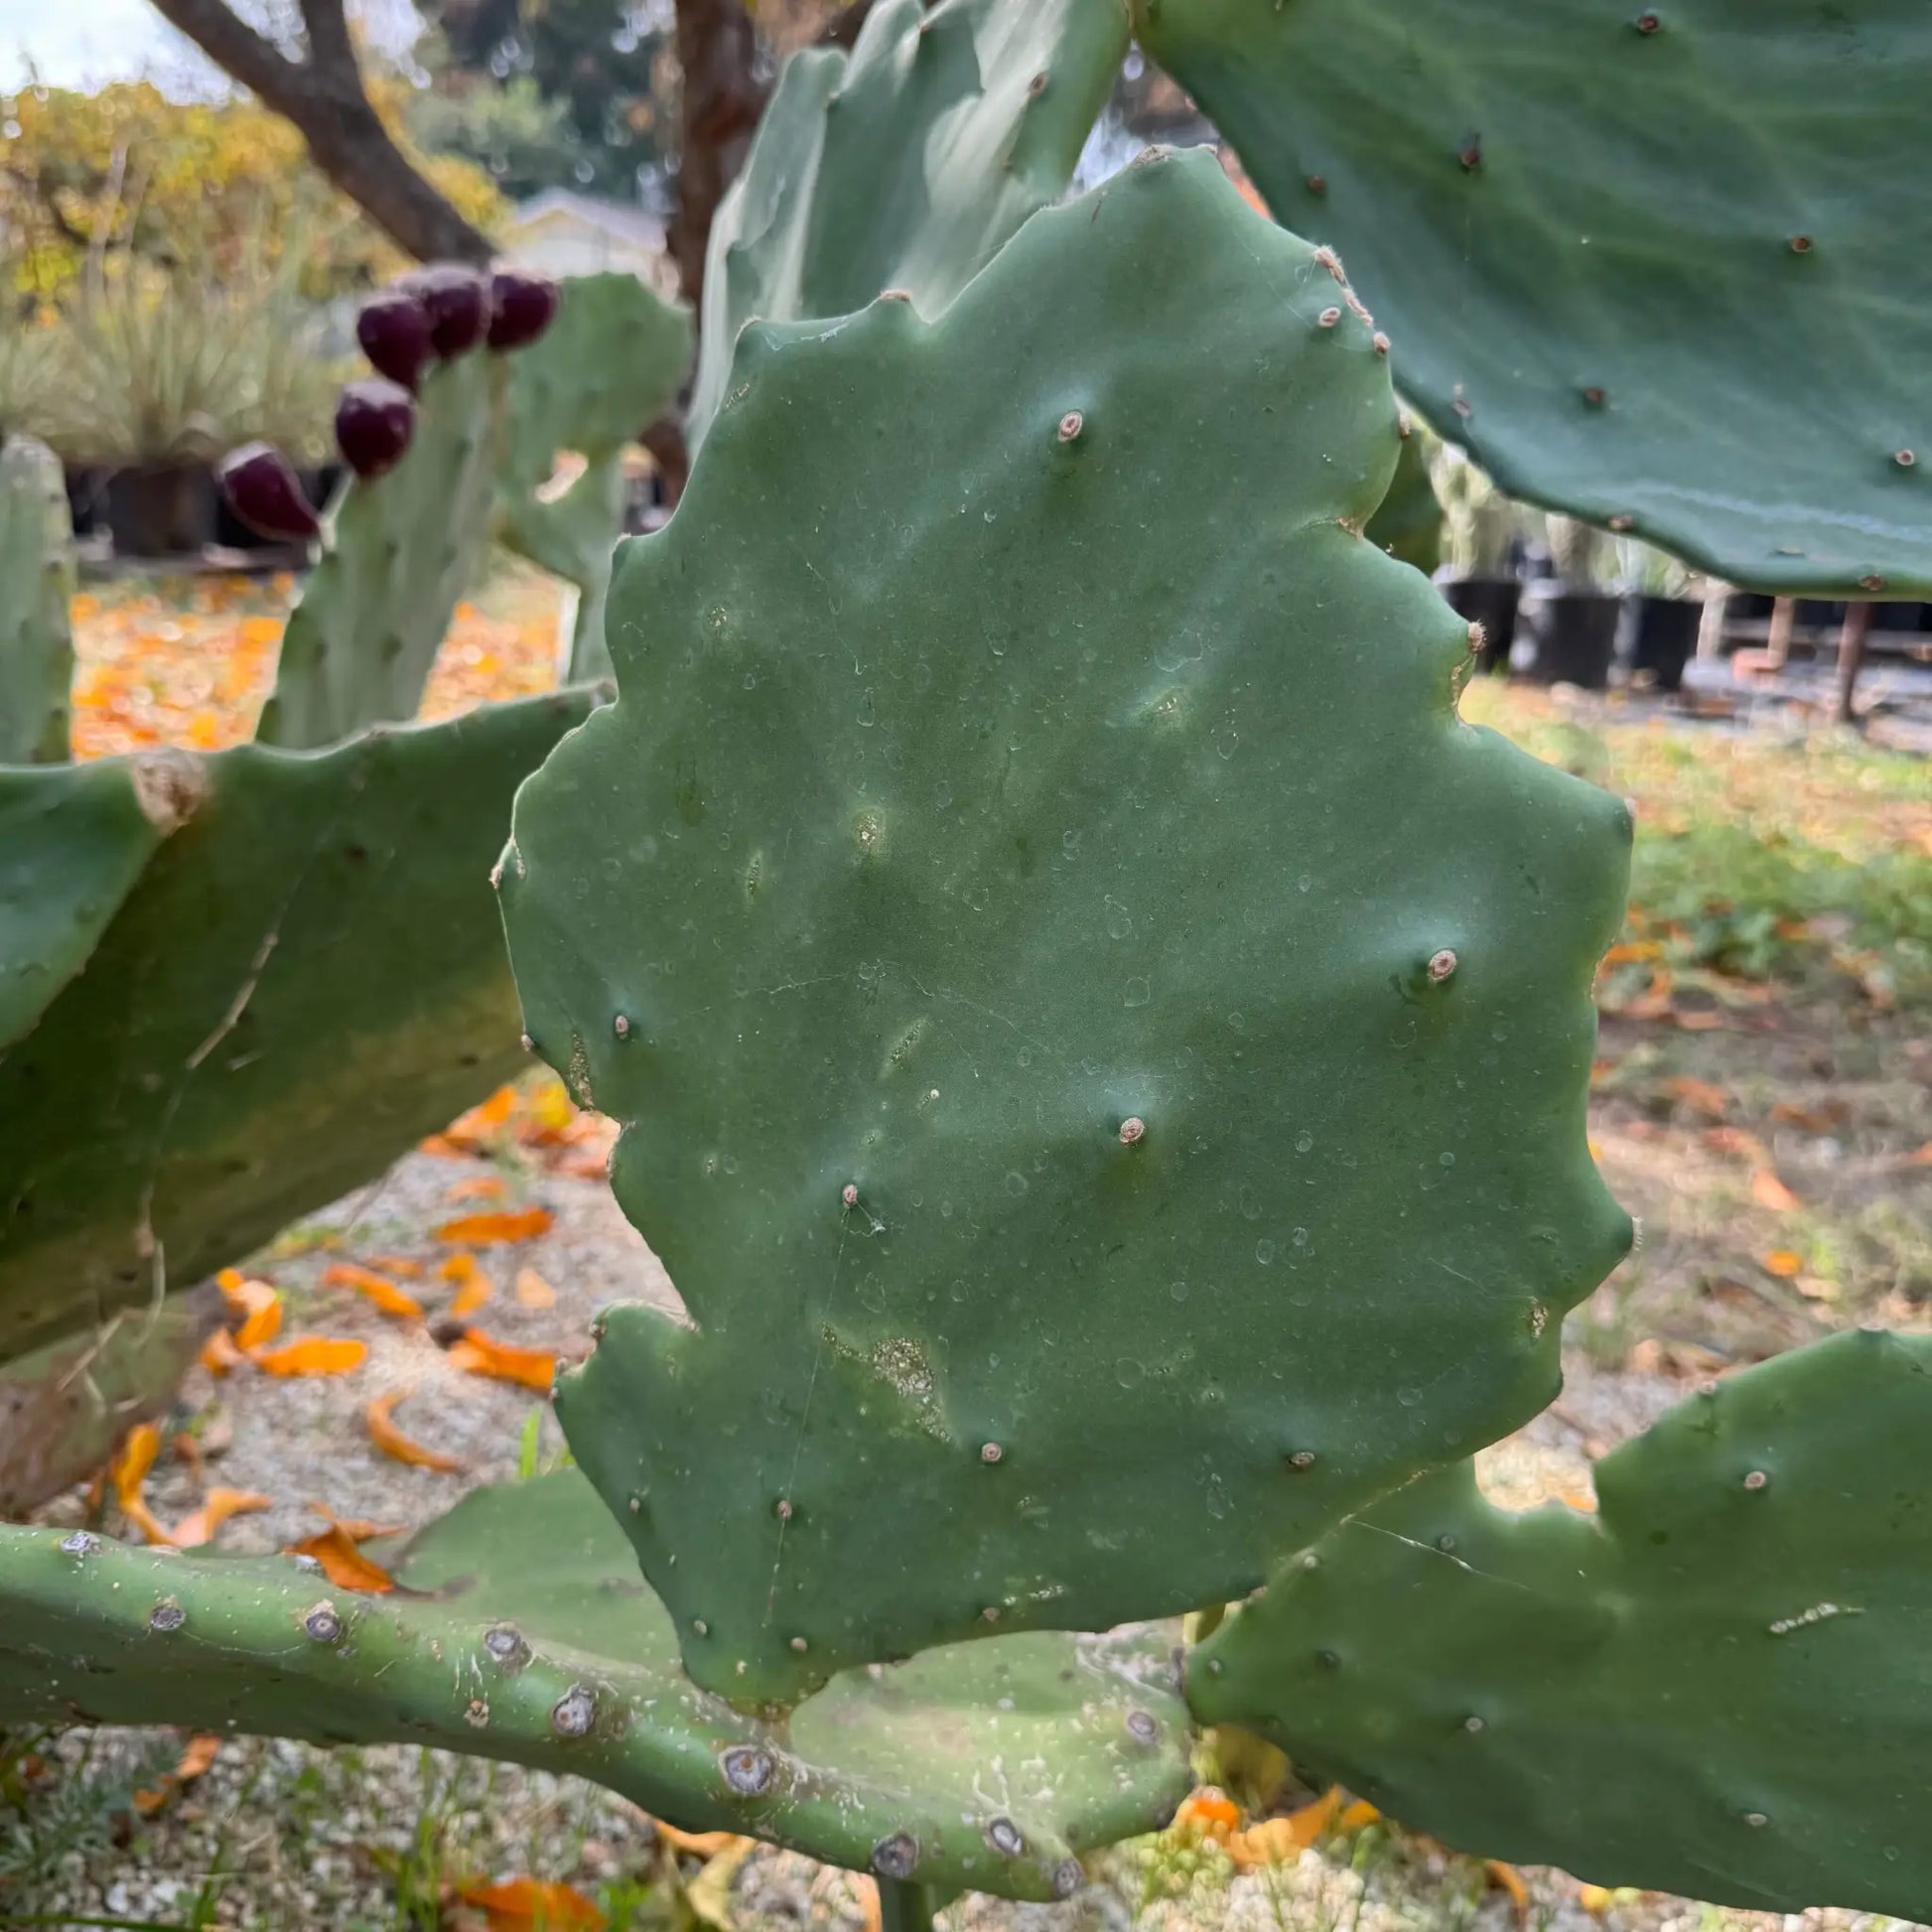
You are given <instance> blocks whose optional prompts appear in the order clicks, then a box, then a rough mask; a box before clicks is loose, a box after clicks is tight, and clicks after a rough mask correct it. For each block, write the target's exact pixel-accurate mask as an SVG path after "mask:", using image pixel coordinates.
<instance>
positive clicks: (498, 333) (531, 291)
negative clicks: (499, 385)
mask: <svg viewBox="0 0 1932 1932" xmlns="http://www.w3.org/2000/svg"><path fill="white" fill-rule="evenodd" d="M489 305H490V306H489V345H490V347H491V348H495V349H508V348H527V347H528V346H529V345H531V344H532V343H533V342H535V341H536V339H537V338H538V337H539V336H541V335H542V334H543V332H544V331H545V330H546V329H548V328H549V327H550V324H551V322H552V321H553V319H554V318H555V316H556V314H557V285H556V283H555V282H553V281H551V280H550V278H549V277H548V276H547V275H526V274H524V273H523V271H522V270H521V269H515V268H499V269H498V270H497V271H496V273H495V274H494V275H492V276H491V277H490V281H489Z"/></svg>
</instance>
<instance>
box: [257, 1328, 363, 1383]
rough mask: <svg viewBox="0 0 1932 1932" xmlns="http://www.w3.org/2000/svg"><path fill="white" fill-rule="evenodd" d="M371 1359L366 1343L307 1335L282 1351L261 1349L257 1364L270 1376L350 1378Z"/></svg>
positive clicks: (290, 1343) (326, 1336)
mask: <svg viewBox="0 0 1932 1932" xmlns="http://www.w3.org/2000/svg"><path fill="white" fill-rule="evenodd" d="M368 1358H369V1345H368V1343H367V1342H365V1341H345V1340H338V1339H336V1338H335V1337H334V1336H330V1335H304V1336H303V1337H302V1339H301V1340H300V1341H292V1342H289V1343H287V1344H286V1345H285V1346H284V1347H281V1348H265V1349H260V1350H257V1351H256V1353H255V1354H254V1356H253V1358H252V1359H253V1361H254V1364H255V1366H256V1367H257V1368H259V1369H265V1370H266V1371H267V1372H268V1373H269V1374H270V1375H346V1374H347V1373H348V1372H349V1370H350V1369H356V1368H360V1367H361V1366H362V1364H363V1363H364V1362H365V1361H367V1360H368Z"/></svg>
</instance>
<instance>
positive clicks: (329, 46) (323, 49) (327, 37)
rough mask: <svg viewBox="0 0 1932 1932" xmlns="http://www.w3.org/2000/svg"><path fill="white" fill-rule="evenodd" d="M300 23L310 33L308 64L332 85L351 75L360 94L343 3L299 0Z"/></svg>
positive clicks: (333, 0)
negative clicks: (300, 4) (300, 6)
mask: <svg viewBox="0 0 1932 1932" xmlns="http://www.w3.org/2000/svg"><path fill="white" fill-rule="evenodd" d="M302 24H303V26H304V27H306V28H307V29H308V30H309V65H310V66H311V67H312V68H313V69H315V70H316V72H317V73H318V74H319V75H324V76H326V77H327V78H328V79H329V80H331V81H332V82H339V81H341V80H343V79H345V78H346V77H349V76H352V77H353V79H354V82H355V91H356V92H357V93H360V92H361V91H362V76H361V73H360V71H359V69H357V68H356V65H355V47H354V44H353V43H352V42H351V41H350V40H349V37H348V20H347V17H346V16H345V13H344V11H343V0H302Z"/></svg>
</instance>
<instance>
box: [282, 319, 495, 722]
mask: <svg viewBox="0 0 1932 1932" xmlns="http://www.w3.org/2000/svg"><path fill="white" fill-rule="evenodd" d="M508 380H509V371H508V364H507V361H506V358H503V357H500V356H494V355H486V354H483V353H473V354H469V355H465V356H462V357H460V358H459V359H458V360H456V361H453V362H444V363H440V364H439V365H438V366H437V367H436V368H435V369H434V370H432V371H431V373H430V374H429V375H428V376H427V377H426V378H425V379H424V382H423V389H422V395H421V399H420V401H419V404H418V406H417V410H416V430H415V436H414V439H413V441H412V442H411V443H410V446H409V452H408V454H407V455H406V456H405V457H404V458H403V459H402V461H401V462H400V463H398V464H397V465H396V467H395V468H394V469H392V470H390V471H389V472H388V473H387V474H386V475H383V476H379V477H376V478H374V479H372V480H360V479H358V480H356V481H353V482H351V483H349V485H348V487H347V488H346V490H345V492H344V493H343V496H342V498H341V500H340V502H339V503H338V505H337V507H336V512H335V516H334V519H333V528H332V529H331V530H330V532H329V539H328V543H327V545H326V547H325V549H324V552H323V556H322V560H321V561H320V562H319V563H318V564H317V566H316V568H315V570H314V572H313V573H312V575H311V576H310V578H309V581H308V583H307V585H306V586H305V587H304V589H303V593H302V599H301V602H300V603H299V604H298V605H297V606H296V608H295V610H294V611H293V612H292V613H291V614H290V616H289V621H288V625H287V628H286V629H285V630H284V631H283V634H282V655H281V660H280V662H279V664H278V665H277V667H276V672H275V688H274V690H273V691H272V692H271V693H270V695H269V699H268V702H267V704H266V705H264V706H263V708H262V715H261V722H260V723H259V725H258V726H257V727H256V731H255V737H256V740H257V742H258V743H260V744H263V745H279V746H282V747H284V748H285V749H287V750H289V751H309V750H313V749H314V748H315V747H317V746H322V745H333V744H335V743H336V742H337V741H338V740H340V739H344V738H346V737H348V735H349V734H350V733H352V732H355V731H359V730H360V729H361V728H362V727H363V726H364V725H370V724H376V723H381V722H386V721H392V720H393V721H400V720H404V719H409V718H413V717H414V716H415V715H416V708H417V706H418V705H419V704H420V703H421V702H422V696H423V687H424V686H425V685H426V684H427V683H428V682H429V674H430V671H431V669H432V668H433V667H434V665H435V662H436V653H437V650H438V648H439V647H440V645H441V644H442V642H443V633H444V632H445V631H446V630H447V629H448V628H449V626H450V619H451V616H452V615H453V614H454V612H455V610H456V606H457V600H458V599H459V598H460V597H461V596H462V595H463V594H464V592H465V591H467V590H469V589H470V588H471V586H472V585H473V584H474V583H475V582H476V580H477V578H478V577H479V576H480V575H481V571H482V564H483V557H484V555H485V553H486V551H487V548H488V538H489V506H490V500H491V495H492V492H493V489H494V474H495V464H496V456H497V445H498V441H499V438H500V430H501V413H502V406H503V389H504V385H505V384H506V383H507V382H508Z"/></svg>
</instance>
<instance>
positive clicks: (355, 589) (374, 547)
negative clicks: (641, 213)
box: [256, 274, 690, 750]
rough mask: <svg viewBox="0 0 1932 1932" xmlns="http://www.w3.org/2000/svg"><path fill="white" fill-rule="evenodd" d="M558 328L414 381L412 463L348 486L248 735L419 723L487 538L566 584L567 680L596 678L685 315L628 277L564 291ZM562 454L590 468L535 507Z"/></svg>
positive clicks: (682, 348)
mask: <svg viewBox="0 0 1932 1932" xmlns="http://www.w3.org/2000/svg"><path fill="white" fill-rule="evenodd" d="M559 298H560V299H559V304H558V310H557V316H556V319H555V321H554V322H552V323H551V325H550V326H549V328H548V329H547V330H546V331H545V332H544V334H543V335H542V337H541V338H540V339H539V340H537V341H536V342H535V343H533V344H532V345H530V346H529V347H527V348H519V349H517V350H516V351H515V352H514V353H512V354H507V355H503V354H491V353H486V352H484V351H483V350H481V349H477V350H473V351H471V352H470V353H468V354H465V355H462V356H460V357H459V358H457V359H456V360H454V361H449V362H442V363H439V364H437V365H436V366H435V367H434V368H433V369H432V370H431V372H430V374H429V375H428V376H427V377H426V378H425V379H424V381H423V383H422V388H421V395H420V398H419V401H418V405H417V409H416V425H415V434H414V437H413V440H412V441H411V443H410V445H409V450H408V454H407V455H406V456H404V457H403V459H402V461H401V462H400V463H398V464H397V465H396V467H395V468H394V469H392V470H390V471H388V472H387V473H386V474H385V475H382V476H379V477H376V478H374V479H373V480H370V481H356V482H351V483H350V484H349V486H348V488H347V490H346V492H345V495H344V497H343V499H342V501H341V502H340V504H339V505H338V507H337V510H336V513H335V517H334V528H333V531H332V532H331V536H330V541H329V544H328V548H327V550H326V552H325V554H324V556H323V559H322V561H321V563H320V564H319V565H318V566H317V568H316V571H315V574H314V576H313V577H312V578H311V579H310V582H309V584H308V587H307V589H306V590H305V591H304V593H303V597H302V601H301V603H300V604H299V605H298V606H297V608H296V610H295V612H294V614H293V615H292V616H291V618H290V619H289V623H288V628H287V631H286V632H285V634H284V636H283V639H282V656H281V662H280V664H279V666H278V668H277V672H276V680H275V690H274V692H273V694H272V695H271V696H270V698H269V700H268V703H267V705H266V706H265V707H264V708H263V711H262V716H261V723H260V726H259V728H258V730H257V732H256V738H257V740H258V741H259V742H261V743H263V744H268V745H281V746H286V747H288V748H290V749H293V750H301V749H307V748H312V747H315V746H319V745H330V744H334V743H335V742H336V741H337V740H338V739H341V738H344V737H346V736H347V735H348V734H349V733H350V732H352V731H356V730H359V729H360V728H361V727H362V726H363V725H366V724H372V723H377V722H382V721H388V720H404V719H409V718H413V717H414V716H415V715H416V710H417V707H418V705H420V703H421V702H422V696H423V689H424V687H425V686H426V685H427V684H428V682H429V676H430V672H431V670H432V669H433V668H434V666H435V663H436V653H437V651H438V649H439V648H440V647H441V645H442V642H443V636H444V633H445V632H446V631H447V630H448V629H449V626H450V619H451V618H452V616H453V615H454V614H455V611H456V607H457V601H458V599H459V598H460V597H462V595H463V594H464V592H465V591H466V590H468V589H470V588H471V587H472V586H473V585H474V584H475V582H476V581H477V579H478V578H480V577H481V576H482V574H483V562H484V559H485V557H486V556H487V553H488V549H489V544H490V542H491V540H492V538H496V537H500V538H501V539H502V541H503V542H504V543H506V544H507V545H508V546H509V547H510V548H511V549H514V550H516V551H518V552H520V553H521V554H522V555H524V556H526V557H528V558H529V559H530V560H531V561H532V562H533V563H536V564H538V565H539V566H540V567H542V568H543V569H545V570H549V571H551V572H553V573H554V574H555V575H557V576H559V577H561V578H563V579H564V580H565V581H566V582H567V583H569V584H571V585H573V586H574V587H575V588H576V589H577V591H578V594H579V597H578V610H579V614H580V615H579V619H578V621H577V623H576V626H575V638H576V641H575V642H574V644H573V646H572V648H571V649H570V651H569V653H568V658H567V661H566V663H565V665H564V667H563V668H564V669H565V670H566V672H567V673H568V675H569V677H570V678H571V679H572V681H580V682H581V681H585V680H588V679H591V678H595V677H600V676H603V675H606V674H607V671H608V664H607V663H606V661H605V659H604V656H603V646H602V630H603V611H604V596H605V592H606V590H607V588H608V585H609V581H610V558H611V552H612V551H613V549H615V547H616V545H617V541H618V538H619V536H620V535H621V533H622V528H623V521H622V519H623V493H622V472H621V454H620V453H621V450H622V448H623V445H624V444H625V443H626V442H627V441H629V440H630V439H631V438H632V437H634V436H635V435H636V433H637V432H638V430H640V429H641V428H642V427H643V426H644V424H645V423H646V422H647V421H648V420H649V419H650V418H651V417H652V416H654V415H655V414H656V413H657V412H658V411H659V410H660V409H661V408H662V407H663V406H664V404H665V403H666V402H667V401H668V400H669V399H670V398H671V397H672V396H674V395H675V394H676V393H677V386H678V382H679V380H680V378H681V377H682V375H683V372H684V365H685V362H686V360H687V358H688V356H689V352H690V325H689V323H688V321H687V320H686V318H685V315H684V313H683V311H682V310H679V309H674V308H672V307H671V306H670V305H668V304H667V303H665V302H663V301H661V300H659V298H658V297H657V296H656V295H654V294H653V293H652V292H651V291H650V290H649V289H647V288H646V287H645V286H644V285H643V284H642V283H641V282H639V281H638V280H637V279H636V277H635V276H632V275H618V274H612V275H588V276H583V277H579V278H576V279H573V280H571V281H567V282H565V283H564V284H563V285H562V287H561V289H560V291H559ZM560 450H578V451H581V452H583V453H584V455H586V456H587V457H588V458H589V459H590V465H589V468H588V469H587V470H586V472H585V473H584V475H583V476H582V477H581V478H579V480H578V481H577V482H576V483H574V484H573V485H572V486H571V487H570V488H569V489H568V491H566V492H565V493H564V494H562V495H561V496H560V497H558V498H557V499H555V500H546V496H545V491H544V485H545V484H546V483H548V482H549V479H550V476H551V473H552V470H553V469H554V467H555V464H556V459H557V453H558V452H559V451H560Z"/></svg>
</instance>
